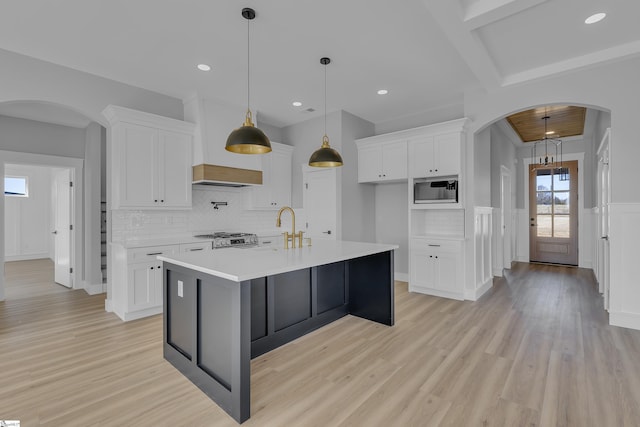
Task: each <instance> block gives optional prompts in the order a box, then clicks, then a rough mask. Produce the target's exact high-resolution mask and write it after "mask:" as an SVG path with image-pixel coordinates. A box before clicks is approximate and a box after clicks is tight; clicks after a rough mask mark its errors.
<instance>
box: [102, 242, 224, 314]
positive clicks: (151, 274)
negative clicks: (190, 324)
mask: <svg viewBox="0 0 640 427" xmlns="http://www.w3.org/2000/svg"><path fill="white" fill-rule="evenodd" d="M209 245H211V242H209ZM180 247H181V245H164V246H147V247H141V248H125V247H124V246H122V245H119V244H115V243H114V244H111V254H112V259H113V261H112V274H111V275H110V277H112V279H111V290H112V297H111V306H112V308H113V311H114V312H115V313H116V314H117V315H118V317H120V318H121V319H122V320H125V321H127V320H134V319H140V318H142V317H146V316H151V315H153V314H159V313H162V309H163V307H162V302H163V300H162V283H163V277H162V261H159V260H158V259H157V256H158V255H170V254H175V253H177V252H178V251H180Z"/></svg>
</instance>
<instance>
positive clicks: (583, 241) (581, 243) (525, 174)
mask: <svg viewBox="0 0 640 427" xmlns="http://www.w3.org/2000/svg"><path fill="white" fill-rule="evenodd" d="M562 160H567V161H569V160H577V161H578V267H586V268H591V267H592V266H590V265H584V258H585V254H586V253H587V252H586V250H585V248H586V247H587V246H586V245H587V240H588V241H589V242H591V241H592V238H591V236H587V233H586V231H587V230H585V227H583V225H584V209H585V208H584V153H567V154H563V155H562ZM522 161H523V168H522V169H523V171H522V182H523V183H524V212H526V214H527V219H528V218H529V165H531V164H532V163H535V162H536V160H535V159H533V158H531V157H527V158H524V159H522ZM518 228H519V229H520V230H522V229H523V227H518ZM526 231H527V232H526V233H523V234H522V236H519V237H521V238H522V239H523V246H524V245H525V244H526V249H525V250H526V253H525V254H523V255H524V256H525V257H526V259H527V260H528V259H530V251H529V247H530V246H529V245H530V240H531V239H530V238H529V222H528V221H527V228H526Z"/></svg>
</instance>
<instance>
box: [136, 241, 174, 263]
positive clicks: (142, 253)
mask: <svg viewBox="0 0 640 427" xmlns="http://www.w3.org/2000/svg"><path fill="white" fill-rule="evenodd" d="M178 248H179V247H178V245H165V246H148V247H145V248H134V249H129V250H128V251H127V261H128V262H130V263H132V262H136V263H137V262H149V261H155V260H156V257H157V256H158V255H170V254H175V253H176V252H177V251H178Z"/></svg>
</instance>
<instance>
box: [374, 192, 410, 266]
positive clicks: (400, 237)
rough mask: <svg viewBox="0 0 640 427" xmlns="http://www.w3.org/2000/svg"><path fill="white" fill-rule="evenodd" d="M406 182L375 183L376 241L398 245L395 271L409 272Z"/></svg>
mask: <svg viewBox="0 0 640 427" xmlns="http://www.w3.org/2000/svg"><path fill="white" fill-rule="evenodd" d="M407 185H408V184H407V183H406V182H401V183H397V184H377V185H375V220H376V240H375V241H376V242H377V243H391V244H396V245H398V246H400V248H399V249H397V250H396V252H395V271H396V273H404V274H408V273H409V223H408V221H409V212H408V209H409V192H408V191H407Z"/></svg>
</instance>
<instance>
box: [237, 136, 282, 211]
mask: <svg viewBox="0 0 640 427" xmlns="http://www.w3.org/2000/svg"><path fill="white" fill-rule="evenodd" d="M271 150H272V151H271V152H270V153H267V154H262V155H261V157H262V185H256V186H254V187H250V188H249V189H248V190H247V198H246V200H247V203H246V207H247V208H248V209H267V210H268V209H280V208H281V207H283V206H289V205H291V162H292V159H293V147H291V146H289V145H285V144H279V143H277V142H273V141H271Z"/></svg>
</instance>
